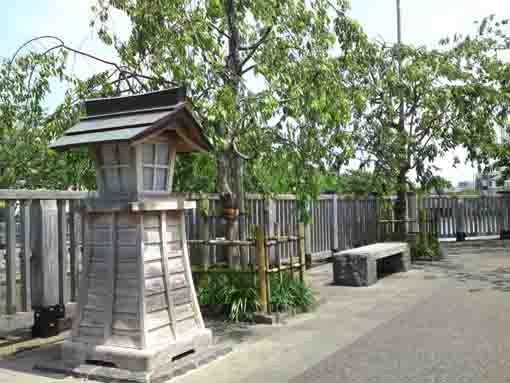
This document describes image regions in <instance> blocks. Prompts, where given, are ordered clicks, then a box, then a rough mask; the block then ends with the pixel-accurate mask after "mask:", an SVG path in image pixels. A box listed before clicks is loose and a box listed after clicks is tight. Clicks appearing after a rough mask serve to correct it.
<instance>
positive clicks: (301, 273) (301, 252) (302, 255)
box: [298, 223, 306, 282]
mask: <svg viewBox="0 0 510 383" xmlns="http://www.w3.org/2000/svg"><path fill="white" fill-rule="evenodd" d="M298 231H299V279H300V280H301V282H304V281H305V268H306V264H305V263H306V262H305V225H304V223H300V224H299V229H298Z"/></svg>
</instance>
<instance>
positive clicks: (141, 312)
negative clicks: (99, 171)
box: [136, 145, 186, 349]
mask: <svg viewBox="0 0 510 383" xmlns="http://www.w3.org/2000/svg"><path fill="white" fill-rule="evenodd" d="M140 146H141V145H140ZM138 220H139V221H138V222H139V224H138V233H137V247H138V251H139V254H140V255H139V256H138V257H137V258H136V261H137V266H138V297H139V298H138V323H139V325H140V348H141V349H144V348H145V347H146V346H147V334H146V332H145V312H146V311H145V304H146V303H145V283H144V281H145V263H144V259H143V256H142V254H144V252H145V251H144V249H145V244H144V235H145V227H144V219H143V214H140V215H139V216H138ZM181 224H182V225H183V226H184V225H185V224H186V222H185V221H184V216H183V219H182V223H181ZM184 238H186V237H182V239H183V240H184Z"/></svg>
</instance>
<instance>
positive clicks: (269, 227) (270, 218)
mask: <svg viewBox="0 0 510 383" xmlns="http://www.w3.org/2000/svg"><path fill="white" fill-rule="evenodd" d="M275 208H276V206H275V203H274V200H273V199H272V198H271V197H266V198H265V199H264V223H265V226H266V232H265V234H266V239H268V240H272V239H273V238H274V237H275V223H276V214H275V213H276V211H275V210H276V209H275ZM274 254H275V251H274V249H272V248H270V249H268V252H267V257H268V258H269V261H270V263H271V262H272V261H273V258H274Z"/></svg>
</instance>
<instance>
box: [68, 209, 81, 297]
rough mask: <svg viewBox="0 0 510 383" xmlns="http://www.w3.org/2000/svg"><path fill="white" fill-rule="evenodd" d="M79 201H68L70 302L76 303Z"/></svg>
mask: <svg viewBox="0 0 510 383" xmlns="http://www.w3.org/2000/svg"><path fill="white" fill-rule="evenodd" d="M78 204H79V201H76V200H71V201H69V266H70V267H69V269H70V274H71V275H70V277H71V295H70V300H71V302H76V298H77V294H78V278H79V260H78V254H77V249H78V236H77V225H76V217H77V210H78Z"/></svg>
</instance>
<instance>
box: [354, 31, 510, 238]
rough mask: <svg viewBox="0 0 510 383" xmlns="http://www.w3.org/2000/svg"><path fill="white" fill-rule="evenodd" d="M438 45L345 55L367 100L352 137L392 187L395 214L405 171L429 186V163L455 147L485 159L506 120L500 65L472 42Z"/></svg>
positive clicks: (401, 214) (401, 204)
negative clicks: (350, 59) (401, 111)
mask: <svg viewBox="0 0 510 383" xmlns="http://www.w3.org/2000/svg"><path fill="white" fill-rule="evenodd" d="M480 29H481V30H482V28H480ZM442 44H443V45H442V47H441V48H440V49H432V50H431V49H427V48H424V47H421V48H415V47H412V46H406V45H394V46H387V45H384V44H379V43H372V44H370V46H369V47H368V48H367V49H364V50H360V51H357V52H353V53H352V55H353V59H354V60H356V63H357V65H356V66H354V67H355V68H357V71H356V72H351V73H348V74H347V75H348V76H349V77H350V78H351V81H352V84H353V86H356V87H358V89H360V90H361V92H362V94H363V97H364V98H365V99H366V102H367V105H368V107H367V108H366V109H364V110H361V111H360V112H359V113H357V114H356V115H355V116H354V119H353V134H354V137H355V140H356V141H357V142H358V145H359V150H360V151H361V152H362V153H363V157H364V159H365V162H366V163H371V164H373V165H374V166H375V167H376V168H377V169H378V171H380V172H381V174H384V177H385V178H386V179H387V180H392V181H393V182H395V184H396V185H397V193H398V206H397V212H398V218H399V219H404V218H405V212H406V205H405V203H406V202H405V201H406V198H405V193H406V191H407V190H408V185H409V183H410V174H411V172H413V173H414V174H415V175H416V181H417V183H419V184H422V185H429V184H430V182H431V180H433V179H434V175H435V174H434V173H435V171H436V170H437V169H436V167H435V165H434V163H435V161H436V160H437V159H439V158H441V157H443V156H444V155H445V154H446V153H447V152H448V151H450V150H453V149H456V148H457V147H459V146H463V147H464V148H466V149H467V152H468V160H473V161H474V160H477V161H482V162H483V161H486V160H487V159H488V157H489V153H493V152H492V150H493V148H494V145H495V141H496V130H497V129H498V128H499V127H500V126H503V125H504V123H505V122H506V121H507V115H508V106H509V104H508V100H509V98H508V97H509V96H508V91H509V89H510V87H509V86H508V80H505V75H504V74H505V73H506V74H508V73H510V72H509V66H508V64H507V63H505V62H503V61H502V60H501V59H499V58H498V56H497V55H491V54H489V51H488V48H486V47H485V45H483V44H481V43H478V42H477V39H471V38H461V37H459V36H456V37H455V38H454V39H453V40H452V41H450V40H447V39H445V40H443V41H442ZM506 78H507V79H508V76H506ZM402 103H403V104H404V114H403V119H402V120H401V119H400V118H399V117H400V116H399V109H400V106H401V104H402ZM457 163H458V159H456V160H455V161H454V163H453V164H452V169H454V168H455V165H456V164H457ZM403 228H404V225H401V229H402V230H403Z"/></svg>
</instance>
